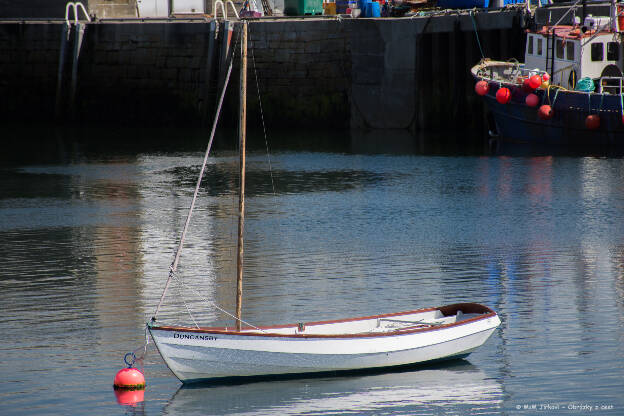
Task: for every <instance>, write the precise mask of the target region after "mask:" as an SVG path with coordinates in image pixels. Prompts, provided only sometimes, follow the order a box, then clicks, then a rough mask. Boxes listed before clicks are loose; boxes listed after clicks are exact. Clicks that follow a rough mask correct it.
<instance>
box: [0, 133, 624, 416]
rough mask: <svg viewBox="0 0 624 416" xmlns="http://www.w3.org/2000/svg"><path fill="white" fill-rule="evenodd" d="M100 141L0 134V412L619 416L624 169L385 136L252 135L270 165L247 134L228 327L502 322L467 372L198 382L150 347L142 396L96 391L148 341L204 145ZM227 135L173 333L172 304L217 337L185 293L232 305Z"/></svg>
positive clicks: (189, 137) (148, 137)
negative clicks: (443, 314) (465, 318)
mask: <svg viewBox="0 0 624 416" xmlns="http://www.w3.org/2000/svg"><path fill="white" fill-rule="evenodd" d="M97 134H98V133H97V132H95V131H88V130H85V131H81V132H72V133H71V134H69V133H66V132H54V131H40V132H37V133H36V135H37V136H39V138H40V139H41V138H45V139H46V140H45V141H44V142H40V141H38V142H35V141H32V143H31V142H30V141H29V140H30V139H27V138H26V139H25V138H24V137H21V136H20V135H21V133H18V132H16V131H10V132H8V133H6V132H5V138H8V140H10V141H12V142H13V143H14V150H12V153H11V154H7V153H5V154H4V155H3V156H2V157H1V159H2V165H1V167H0V248H1V253H2V267H1V268H0V293H1V294H2V296H1V297H0V318H1V319H0V332H1V333H2V334H3V336H2V339H3V342H2V344H1V345H0V373H1V374H2V378H1V380H0V399H1V400H0V414H1V415H23V414H37V415H45V414H55V415H56V414H63V415H67V414H76V415H78V414H89V415H117V414H118V415H123V414H148V415H154V414H166V415H204V414H216V415H221V414H228V415H233V414H236V415H263V414H285V415H295V414H297V415H300V414H306V415H320V414H323V415H324V414H375V415H376V414H404V415H438V414H444V415H472V414H518V415H530V414H584V415H585V414H612V415H621V414H624V396H623V395H622V391H623V388H624V349H623V348H622V345H623V344H624V160H623V159H622V158H620V157H592V156H583V155H566V156H559V155H553V154H550V153H549V152H545V153H543V154H540V155H535V156H531V155H527V154H526V153H524V152H522V153H519V152H517V151H515V150H514V151H509V152H505V151H504V149H503V150H500V151H499V152H494V153H492V152H488V151H485V150H484V149H483V148H481V147H479V146H476V147H472V148H466V147H465V146H461V145H457V141H456V140H447V141H446V142H445V144H444V145H433V144H431V143H430V142H429V141H426V140H425V141H423V140H415V139H412V138H411V137H409V136H404V135H401V134H398V135H397V136H396V137H393V136H391V135H389V134H387V133H384V134H381V135H379V136H375V135H374V134H373V135H371V136H367V137H356V138H353V139H351V138H349V137H345V136H343V135H337V134H329V133H323V132H315V133H309V135H308V137H304V138H301V137H299V136H297V135H294V134H293V135H288V134H285V133H281V134H280V135H277V138H275V137H271V135H270V136H269V142H268V145H269V147H270V148H271V151H270V158H268V157H267V152H266V147H265V143H264V137H263V136H262V135H253V134H252V135H251V137H250V142H251V149H252V150H251V151H250V153H249V155H248V170H247V222H246V248H245V254H246V257H245V265H246V271H245V287H244V290H245V292H244V310H243V314H244V318H245V319H246V320H247V321H249V322H251V323H253V324H257V325H260V324H271V323H291V322H304V321H311V320H323V319H338V318H342V317H349V316H359V315H369V314H377V313H384V312H394V311H401V310H408V309H414V308H419V307H428V306H439V305H443V304H447V303H453V302H464V301H474V302H479V303H484V304H486V305H489V306H491V307H493V308H494V309H495V310H496V311H497V312H498V313H499V314H500V316H501V319H502V321H503V323H502V325H501V327H500V329H499V330H497V331H496V332H495V333H494V335H493V336H492V338H491V339H490V340H489V341H488V342H487V343H486V344H485V345H484V346H483V347H482V348H480V349H479V350H477V351H476V352H474V353H473V354H472V355H471V356H470V357H468V359H467V360H458V361H452V362H448V363H446V364H440V365H435V366H426V367H423V368H416V369H411V370H409V371H401V372H386V373H378V374H368V375H356V376H348V377H345V376H341V377H324V378H302V379H296V380H287V381H262V382H254V383H247V384H242V385H219V386H205V385H204V386H199V387H194V388H180V386H181V385H180V383H179V382H178V381H177V379H176V378H175V377H174V376H173V375H172V374H171V373H170V372H169V370H168V369H167V368H166V366H165V365H164V363H163V361H162V359H161V358H160V356H159V355H158V353H157V351H156V350H155V348H154V345H153V343H151V342H150V344H149V346H148V353H147V356H146V359H145V372H146V379H147V384H148V386H147V390H146V391H145V394H144V398H145V401H144V402H142V403H139V404H138V405H136V406H134V407H133V406H126V405H120V404H118V403H117V400H116V397H115V394H114V392H113V389H112V382H113V377H114V375H115V373H116V372H117V371H118V370H119V369H121V368H122V367H123V356H124V354H125V353H126V352H128V351H131V350H133V349H135V348H137V347H140V346H141V345H142V343H143V342H144V336H145V335H144V323H145V322H146V320H147V319H148V318H149V317H150V316H151V314H153V312H154V309H155V307H156V304H157V303H158V300H159V297H160V294H161V291H162V288H163V287H164V282H165V280H166V277H167V271H168V267H169V264H170V262H171V260H172V258H173V252H174V250H175V246H176V243H177V240H178V238H179V233H180V231H181V228H182V224H183V221H184V219H185V216H186V213H187V209H188V205H189V203H190V198H191V196H192V191H193V187H194V184H195V180H196V175H197V173H198V172H199V168H200V163H201V158H202V156H203V151H204V146H205V141H206V138H207V137H206V136H207V134H205V133H198V132H196V131H180V130H177V131H174V130H171V131H158V132H156V131H152V132H141V134H139V132H137V131H131V130H119V131H115V132H111V131H107V132H103V133H99V134H100V135H101V136H100V137H99V140H98V142H99V144H98V145H93V144H87V143H85V141H84V140H83V139H82V137H83V135H90V136H93V135H97ZM137 135H139V136H140V137H139V138H138V139H137ZM226 136H227V135H224V136H223V137H221V138H220V139H219V140H218V141H217V144H216V147H215V153H214V156H213V157H211V159H210V161H209V166H208V169H207V175H206V178H205V184H204V186H203V187H202V192H201V195H200V201H199V203H198V206H197V211H196V215H195V216H194V217H193V222H192V225H191V231H190V233H189V235H188V237H187V244H186V247H185V250H184V252H183V254H182V260H181V268H180V270H181V275H182V276H183V279H182V280H183V283H184V284H182V285H176V286H175V287H173V289H172V290H171V292H170V293H169V296H168V297H167V302H166V304H165V307H164V310H163V313H162V316H159V317H161V318H162V319H163V320H165V321H168V320H171V321H174V320H176V319H182V320H184V321H185V322H190V321H188V315H187V313H186V308H187V307H188V308H190V310H191V311H192V313H193V316H194V318H195V319H196V320H197V321H198V322H199V323H200V324H210V325H217V324H218V325H221V324H231V323H232V321H231V320H229V319H228V317H227V316H226V315H224V314H222V313H221V312H219V311H218V310H217V309H216V308H215V307H214V306H213V305H212V304H210V303H206V302H204V301H202V300H201V298H205V299H208V300H210V301H214V302H216V303H217V304H218V305H219V306H220V307H223V308H225V309H226V310H229V311H232V310H233V309H234V293H235V288H234V282H233V280H234V276H235V274H234V271H235V255H236V248H235V244H236V226H237V219H236V217H235V212H236V209H237V204H238V202H237V197H236V193H237V183H238V182H237V181H238V179H237V169H238V156H237V155H236V153H235V149H232V148H230V147H228V146H227V145H225V144H224V143H227V140H228V139H227V137H226ZM135 139H137V140H139V143H138V144H132V141H133V140H135ZM445 149H446V150H445ZM449 149H450V150H449ZM269 166H270V168H269ZM182 298H185V299H187V301H186V304H185V303H184V302H181V301H180V300H181V299H182ZM583 406H585V407H583ZM601 406H602V408H601ZM590 407H591V408H590Z"/></svg>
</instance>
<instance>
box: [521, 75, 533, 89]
mask: <svg viewBox="0 0 624 416" xmlns="http://www.w3.org/2000/svg"><path fill="white" fill-rule="evenodd" d="M534 90H535V88H531V83H530V82H529V78H525V79H524V81H522V91H524V92H533V91H534Z"/></svg>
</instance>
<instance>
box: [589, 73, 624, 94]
mask: <svg viewBox="0 0 624 416" xmlns="http://www.w3.org/2000/svg"><path fill="white" fill-rule="evenodd" d="M622 84H624V78H622V77H600V81H599V82H598V86H597V88H596V92H597V93H599V94H602V93H604V94H613V95H620V94H621V93H622Z"/></svg>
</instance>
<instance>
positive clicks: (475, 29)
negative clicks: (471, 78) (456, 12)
mask: <svg viewBox="0 0 624 416" xmlns="http://www.w3.org/2000/svg"><path fill="white" fill-rule="evenodd" d="M468 14H469V15H470V17H471V18H472V27H474V31H475V37H476V38H477V44H478V45H479V51H481V58H485V54H484V53H483V48H481V41H480V40H479V33H478V32H477V22H476V21H475V17H474V10H470V12H468Z"/></svg>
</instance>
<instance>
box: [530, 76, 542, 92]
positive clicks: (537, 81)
mask: <svg viewBox="0 0 624 416" xmlns="http://www.w3.org/2000/svg"><path fill="white" fill-rule="evenodd" d="M541 85H542V77H540V76H539V75H533V76H532V77H530V78H529V86H530V87H531V89H533V90H536V89H538V88H539V87H540V86H541Z"/></svg>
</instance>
